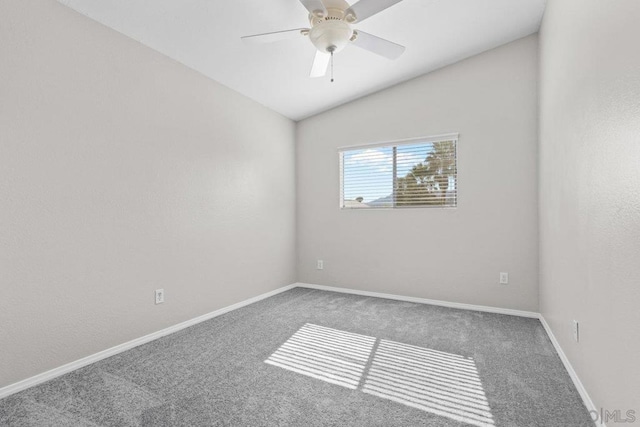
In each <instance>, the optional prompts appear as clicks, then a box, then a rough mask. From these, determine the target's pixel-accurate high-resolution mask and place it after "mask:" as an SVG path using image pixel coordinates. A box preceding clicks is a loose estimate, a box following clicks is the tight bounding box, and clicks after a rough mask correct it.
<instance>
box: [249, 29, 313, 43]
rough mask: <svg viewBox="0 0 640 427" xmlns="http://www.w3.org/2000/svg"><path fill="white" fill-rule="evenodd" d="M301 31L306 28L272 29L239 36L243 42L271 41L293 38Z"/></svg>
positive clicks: (299, 34) (300, 33)
mask: <svg viewBox="0 0 640 427" xmlns="http://www.w3.org/2000/svg"><path fill="white" fill-rule="evenodd" d="M302 31H308V29H307V28H294V29H293V30H284V31H274V32H272V33H263V34H254V35H251V36H244V37H241V39H242V41H243V42H247V43H273V42H277V41H280V40H286V39H295V38H296V37H299V36H301V35H302Z"/></svg>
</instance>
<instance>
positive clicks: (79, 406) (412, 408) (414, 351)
mask: <svg viewBox="0 0 640 427" xmlns="http://www.w3.org/2000/svg"><path fill="white" fill-rule="evenodd" d="M0 425H2V426H56V427H58V426H438V427H449V426H466V425H472V426H473V425H476V426H483V425H486V426H508V427H514V426H545V427H553V426H558V427H560V426H562V427H571V426H593V423H592V422H591V418H590V416H589V413H588V411H587V410H586V408H585V407H584V405H583V404H582V401H581V399H580V396H579V395H578V392H577V391H576V389H575V388H574V386H573V384H572V382H571V379H570V378H569V375H568V374H567V372H566V371H565V369H564V367H563V365H562V362H561V361H560V359H559V357H558V355H557V354H556V353H555V351H554V349H553V346H552V344H551V342H550V341H549V339H548V337H547V335H546V333H545V332H544V329H543V328H542V325H541V324H540V322H539V321H538V320H535V319H524V318H519V317H513V316H505V315H499V314H488V313H481V312H474V311H465V310H456V309H450V308H444V307H436V306H429V305H422V304H413V303H407V302H399V301H392V300H386V299H379V298H370V297H361V296H355V295H348V294H339V293H333V292H325V291H317V290H311V289H304V288H295V289H292V290H290V291H287V292H284V293H282V294H279V295H276V296H274V297H271V298H268V299H266V300H263V301H260V302H258V303H255V304H252V305H250V306H247V307H244V308H241V309H239V310H235V311H233V312H231V313H228V314H225V315H223V316H220V317H217V318H215V319H212V320H209V321H207V322H203V323H201V324H198V325H196V326H193V327H191V328H188V329H185V330H183V331H180V332H178V333H175V334H173V335H170V336H168V337H165V338H162V339H159V340H157V341H154V342H152V343H149V344H146V345H143V346H140V347H137V348H135V349H132V350H129V351H127V352H125V353H122V354H120V355H117V356H114V357H111V358H109V359H106V360H104V361H101V362H98V363H96V364H93V365H91V366H88V367H86V368H83V369H80V370H77V371H75V372H72V373H70V374H67V375H64V376H62V377H59V378H57V379H55V380H52V381H49V382H47V383H45V384H42V385H40V386H37V387H34V388H32V389H29V390H26V391H23V392H21V393H18V394H15V395H13V396H10V397H8V398H6V399H3V400H0Z"/></svg>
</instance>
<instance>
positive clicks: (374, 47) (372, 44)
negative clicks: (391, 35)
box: [353, 30, 405, 59]
mask: <svg viewBox="0 0 640 427" xmlns="http://www.w3.org/2000/svg"><path fill="white" fill-rule="evenodd" d="M357 33H358V35H357V37H356V39H355V40H354V41H353V44H354V45H356V46H358V47H359V48H362V49H365V50H368V51H369V52H373V53H375V54H377V55H380V56H384V57H385V58H388V59H397V58H398V57H399V56H400V55H402V53H403V52H404V49H405V47H404V46H402V45H399V44H397V43H394V42H390V41H389V40H385V39H381V38H380V37H377V36H374V35H373V34H369V33H365V32H364V31H360V30H358V31H357Z"/></svg>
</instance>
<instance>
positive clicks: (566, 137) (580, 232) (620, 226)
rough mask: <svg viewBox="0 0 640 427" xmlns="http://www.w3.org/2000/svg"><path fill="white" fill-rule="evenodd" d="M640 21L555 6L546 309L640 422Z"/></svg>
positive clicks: (625, 6) (629, 3) (572, 4)
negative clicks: (575, 329) (575, 331)
mask: <svg viewBox="0 0 640 427" xmlns="http://www.w3.org/2000/svg"><path fill="white" fill-rule="evenodd" d="M638 17H640V2H638V1H637V0H616V1H601V0H563V1H550V2H548V6H547V11H546V14H545V17H544V21H543V24H542V29H541V32H540V64H541V66H540V184H539V185H540V235H541V240H540V267H541V269H540V307H541V311H542V314H543V315H544V316H545V318H546V319H547V321H548V322H549V324H550V326H551V328H552V329H553V332H554V334H555V336H556V337H557V338H558V340H559V341H560V344H561V345H562V347H563V349H564V351H565V353H566V354H567V356H568V357H569V360H570V361H571V363H572V365H573V366H574V368H575V369H576V371H577V373H578V375H579V377H580V378H581V380H582V382H583V383H584V385H585V387H586V388H587V391H588V392H589V394H590V395H591V397H592V399H593V400H594V403H595V404H596V406H598V407H604V408H605V409H609V410H611V411H613V410H615V409H620V410H622V414H624V412H625V411H626V410H628V409H629V410H635V411H636V417H637V418H638V422H639V423H640V407H639V406H638V405H639V401H638V397H640V382H639V381H638V379H640V364H638V353H640V310H639V309H638V307H639V303H640V286H639V285H640V49H639V48H638V46H639V44H638V41H639V40H640V27H639V26H638ZM573 319H576V320H578V321H579V322H580V326H581V334H580V335H581V338H580V343H576V342H574V341H573V338H572V332H571V324H572V321H573ZM609 425H611V423H609ZM615 425H617V424H615ZM625 425H626V424H625Z"/></svg>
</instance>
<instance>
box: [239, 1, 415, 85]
mask: <svg viewBox="0 0 640 427" xmlns="http://www.w3.org/2000/svg"><path fill="white" fill-rule="evenodd" d="M401 1H402V0H359V1H358V2H357V3H355V4H354V5H353V6H349V4H348V3H347V2H346V1H345V0H300V3H302V4H303V6H304V7H305V8H306V9H307V10H308V11H309V23H310V25H311V28H294V29H291V30H284V31H275V32H272V33H264V34H255V35H251V36H244V37H242V40H243V41H245V42H257V43H270V42H275V41H279V40H284V39H289V38H296V37H300V36H308V37H309V40H311V43H313V45H314V46H315V47H316V49H317V50H318V51H317V52H316V57H315V59H314V60H313V66H312V67H311V73H310V76H311V77H322V76H324V75H325V74H326V73H327V68H328V67H329V62H331V61H332V60H333V54H334V53H337V52H340V51H341V50H342V49H344V48H345V46H347V45H348V44H349V43H353V44H354V45H355V46H358V47H360V48H362V49H366V50H368V51H370V52H373V53H375V54H378V55H381V56H384V57H385V58H388V59H396V58H398V57H399V56H400V55H402V53H403V52H404V49H405V47H404V46H401V45H399V44H397V43H393V42H390V41H389V40H385V39H382V38H380V37H376V36H374V35H372V34H369V33H365V32H364V31H360V30H356V29H353V28H352V27H351V26H352V25H353V24H356V23H359V22H362V21H364V20H365V19H367V18H369V17H371V16H373V15H375V14H377V13H378V12H382V11H383V10H385V9H387V8H388V7H390V6H393V5H394V4H396V3H399V2H401ZM331 81H333V77H332V78H331Z"/></svg>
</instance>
